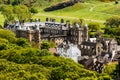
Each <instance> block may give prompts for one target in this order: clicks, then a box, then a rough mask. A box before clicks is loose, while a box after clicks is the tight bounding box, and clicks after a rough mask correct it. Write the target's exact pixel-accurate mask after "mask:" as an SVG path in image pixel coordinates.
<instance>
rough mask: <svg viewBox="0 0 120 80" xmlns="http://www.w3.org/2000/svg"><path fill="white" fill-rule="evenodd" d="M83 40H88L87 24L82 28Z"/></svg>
mask: <svg viewBox="0 0 120 80" xmlns="http://www.w3.org/2000/svg"><path fill="white" fill-rule="evenodd" d="M83 41H88V26H87V24H86V25H85V26H84V30H83Z"/></svg>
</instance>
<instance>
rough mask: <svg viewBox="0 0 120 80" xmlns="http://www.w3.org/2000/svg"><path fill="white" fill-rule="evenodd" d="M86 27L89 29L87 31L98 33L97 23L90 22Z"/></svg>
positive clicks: (98, 26)
mask: <svg viewBox="0 0 120 80" xmlns="http://www.w3.org/2000/svg"><path fill="white" fill-rule="evenodd" d="M88 27H89V29H90V30H91V31H92V32H93V31H98V30H100V25H99V23H97V22H91V23H89V25H88Z"/></svg>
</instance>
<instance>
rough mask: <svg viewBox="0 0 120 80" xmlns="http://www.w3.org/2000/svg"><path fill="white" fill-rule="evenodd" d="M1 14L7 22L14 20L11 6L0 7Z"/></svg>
mask: <svg viewBox="0 0 120 80" xmlns="http://www.w3.org/2000/svg"><path fill="white" fill-rule="evenodd" d="M1 11H2V14H3V15H4V17H5V19H6V20H8V21H9V22H12V21H13V20H14V18H15V15H14V12H13V7H12V6H11V5H3V6H1Z"/></svg>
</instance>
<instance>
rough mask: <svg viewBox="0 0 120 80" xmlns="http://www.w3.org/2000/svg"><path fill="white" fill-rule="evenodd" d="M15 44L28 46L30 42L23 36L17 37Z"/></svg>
mask: <svg viewBox="0 0 120 80" xmlns="http://www.w3.org/2000/svg"><path fill="white" fill-rule="evenodd" d="M16 44H17V45H18V46H21V47H24V48H25V47H30V44H29V42H28V40H26V39H24V38H18V39H17V41H16Z"/></svg>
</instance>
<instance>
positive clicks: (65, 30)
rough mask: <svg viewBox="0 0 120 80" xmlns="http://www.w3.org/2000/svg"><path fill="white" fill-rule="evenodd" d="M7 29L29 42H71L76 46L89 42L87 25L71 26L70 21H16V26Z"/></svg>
mask: <svg viewBox="0 0 120 80" xmlns="http://www.w3.org/2000/svg"><path fill="white" fill-rule="evenodd" d="M7 29H9V30H12V31H14V32H15V34H16V36H17V37H18V38H20V37H23V38H26V39H28V40H29V42H36V43H39V42H41V41H43V40H52V41H54V42H55V43H56V44H57V45H59V44H61V43H62V42H63V41H67V42H68V41H69V42H71V43H75V44H81V43H82V42H83V41H87V40H88V28H87V25H85V26H81V25H78V23H74V25H72V26H71V24H70V22H69V21H66V23H64V21H63V20H61V22H60V23H59V22H55V20H52V21H48V19H46V22H40V20H39V19H37V20H36V21H35V22H33V21H32V20H31V21H30V22H24V23H21V24H20V23H19V21H16V22H15V23H14V24H10V25H8V26H7Z"/></svg>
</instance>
